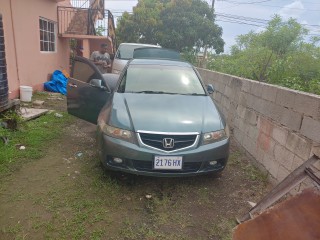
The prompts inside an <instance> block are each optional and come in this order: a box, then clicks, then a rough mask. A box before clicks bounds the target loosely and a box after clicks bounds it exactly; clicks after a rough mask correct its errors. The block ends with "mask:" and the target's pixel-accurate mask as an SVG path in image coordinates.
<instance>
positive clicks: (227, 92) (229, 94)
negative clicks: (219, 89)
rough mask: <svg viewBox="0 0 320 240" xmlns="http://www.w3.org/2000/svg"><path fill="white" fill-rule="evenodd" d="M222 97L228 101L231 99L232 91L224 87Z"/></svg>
mask: <svg viewBox="0 0 320 240" xmlns="http://www.w3.org/2000/svg"><path fill="white" fill-rule="evenodd" d="M224 95H226V96H227V97H228V98H229V99H231V98H232V89H231V88H230V87H229V86H226V87H225V89H224Z"/></svg>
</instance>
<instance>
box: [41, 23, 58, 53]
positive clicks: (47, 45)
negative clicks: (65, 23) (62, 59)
mask: <svg viewBox="0 0 320 240" xmlns="http://www.w3.org/2000/svg"><path fill="white" fill-rule="evenodd" d="M39 27H40V51H42V52H55V50H56V34H55V33H56V30H55V29H56V26H55V23H54V22H53V21H50V20H47V19H44V18H40V19H39Z"/></svg>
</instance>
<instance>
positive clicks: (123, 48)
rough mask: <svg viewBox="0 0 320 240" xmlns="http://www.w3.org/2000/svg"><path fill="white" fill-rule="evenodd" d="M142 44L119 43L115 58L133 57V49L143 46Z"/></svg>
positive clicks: (127, 58)
mask: <svg viewBox="0 0 320 240" xmlns="http://www.w3.org/2000/svg"><path fill="white" fill-rule="evenodd" d="M144 47H146V46H143V45H120V46H119V49H118V51H117V53H116V58H119V59H124V60H129V59H131V58H133V51H134V50H135V49H137V48H144Z"/></svg>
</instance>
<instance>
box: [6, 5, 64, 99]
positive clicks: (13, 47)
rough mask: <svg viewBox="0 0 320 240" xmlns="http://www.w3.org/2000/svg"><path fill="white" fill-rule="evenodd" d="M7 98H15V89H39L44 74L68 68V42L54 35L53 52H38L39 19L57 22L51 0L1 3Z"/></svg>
mask: <svg viewBox="0 0 320 240" xmlns="http://www.w3.org/2000/svg"><path fill="white" fill-rule="evenodd" d="M0 13H1V14H2V15H3V22H4V31H5V45H6V59H7V70H8V82H9V98H10V99H12V98H16V97H18V96H19V86H20V85H28V86H32V87H33V88H34V90H42V89H43V83H44V82H45V81H47V76H48V74H50V73H52V72H53V71H54V70H56V69H60V70H62V69H66V70H68V68H69V66H68V65H69V53H70V50H69V44H68V39H63V38H59V37H58V36H56V52H40V32H39V17H43V18H46V19H49V20H51V21H54V22H57V2H56V1H52V0H28V1H25V0H1V1H0Z"/></svg>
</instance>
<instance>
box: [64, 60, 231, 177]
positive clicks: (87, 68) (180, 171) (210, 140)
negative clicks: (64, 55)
mask: <svg viewBox="0 0 320 240" xmlns="http://www.w3.org/2000/svg"><path fill="white" fill-rule="evenodd" d="M212 91H213V87H212V85H209V86H207V87H205V85H204V84H203V82H202V80H201V78H200V76H199V74H198V72H197V71H196V69H195V68H194V67H193V66H192V65H191V64H189V63H186V62H183V61H177V60H163V59H133V60H130V61H129V62H128V64H127V65H126V67H125V68H124V70H123V71H122V73H121V74H120V75H119V76H118V75H114V74H101V73H100V72H99V70H98V69H97V68H96V66H95V65H94V64H93V63H91V62H90V61H89V60H87V59H85V58H81V57H76V58H75V59H74V63H73V68H72V73H71V78H70V79H69V82H68V95H67V99H68V111H69V113H70V114H72V115H75V116H77V117H79V118H82V119H84V120H87V121H89V122H92V123H95V124H97V141H98V148H99V153H100V160H101V162H102V165H103V166H104V167H105V168H106V169H110V170H114V171H121V172H127V173H132V174H137V175H148V176H168V177H169V176H170V177H171V176H172V177H177V176H193V175H200V174H205V173H216V172H220V171H222V170H223V169H224V168H225V166H226V163H227V160H228V155H229V130H228V126H227V124H226V121H225V119H224V117H223V115H222V114H221V112H220V111H219V110H218V108H217V106H216V104H215V102H214V101H213V100H212V98H211V97H210V93H211V92H212Z"/></svg>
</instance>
